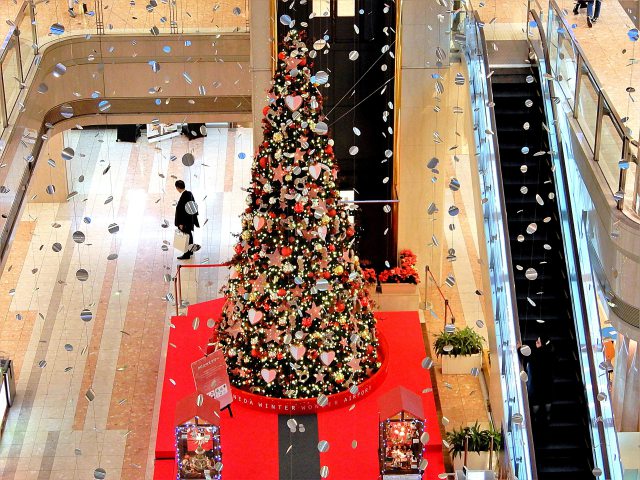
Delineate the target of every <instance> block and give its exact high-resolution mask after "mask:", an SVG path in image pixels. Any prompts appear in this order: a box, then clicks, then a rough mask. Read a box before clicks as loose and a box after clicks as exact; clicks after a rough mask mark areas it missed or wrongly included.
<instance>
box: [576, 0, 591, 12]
mask: <svg viewBox="0 0 640 480" xmlns="http://www.w3.org/2000/svg"><path fill="white" fill-rule="evenodd" d="M588 3H589V2H588V0H578V1H577V2H576V4H575V6H574V7H573V14H574V15H578V12H579V10H580V9H582V8H587V4H588Z"/></svg>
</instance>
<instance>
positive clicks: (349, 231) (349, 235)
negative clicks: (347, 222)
mask: <svg viewBox="0 0 640 480" xmlns="http://www.w3.org/2000/svg"><path fill="white" fill-rule="evenodd" d="M355 234H356V232H355V230H354V229H353V227H349V228H347V236H348V237H353V236H354V235H355Z"/></svg>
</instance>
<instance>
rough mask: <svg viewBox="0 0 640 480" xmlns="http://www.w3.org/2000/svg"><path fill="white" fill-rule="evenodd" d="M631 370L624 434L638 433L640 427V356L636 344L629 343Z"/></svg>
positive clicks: (625, 393)
mask: <svg viewBox="0 0 640 480" xmlns="http://www.w3.org/2000/svg"><path fill="white" fill-rule="evenodd" d="M629 343H630V345H629V357H630V362H629V369H628V370H627V378H626V383H625V385H624V402H623V404H622V421H621V424H622V428H621V429H620V430H621V431H623V432H636V431H638V426H639V425H640V422H639V421H638V420H639V417H640V396H639V395H640V374H639V372H638V370H640V355H638V348H637V345H638V344H637V343H636V342H629Z"/></svg>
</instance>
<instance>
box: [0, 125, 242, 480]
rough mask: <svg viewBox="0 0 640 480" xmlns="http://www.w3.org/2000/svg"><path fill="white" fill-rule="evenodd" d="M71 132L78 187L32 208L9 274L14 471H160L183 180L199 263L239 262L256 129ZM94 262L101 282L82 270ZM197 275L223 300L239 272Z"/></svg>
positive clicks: (3, 301)
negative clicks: (178, 184)
mask: <svg viewBox="0 0 640 480" xmlns="http://www.w3.org/2000/svg"><path fill="white" fill-rule="evenodd" d="M65 137H66V139H65V145H67V146H71V147H72V148H74V150H75V152H76V155H75V157H74V159H73V160H71V161H70V162H67V167H68V168H67V175H68V178H69V179H70V185H71V187H70V188H71V190H75V191H77V192H78V194H77V195H76V196H75V197H73V198H72V199H71V200H70V201H69V202H68V203H62V204H54V203H30V204H28V205H27V207H26V209H25V212H24V215H23V220H22V222H21V224H20V226H19V228H18V232H17V234H16V238H15V241H14V243H13V246H12V249H11V253H10V257H9V260H8V262H7V266H6V267H5V270H4V274H3V275H2V279H1V284H2V289H3V291H4V293H3V294H2V295H0V312H1V315H0V351H2V352H3V353H2V354H3V355H7V356H9V357H11V358H13V359H14V361H15V367H16V368H15V370H16V375H17V392H18V393H17V401H16V404H15V405H14V406H13V407H12V408H11V410H10V414H9V417H8V420H7V425H6V427H5V432H4V434H3V436H2V440H1V441H0V477H1V478H2V479H3V480H17V479H26V478H38V479H65V480H70V479H76V478H78V479H80V478H93V471H94V469H95V468H97V467H102V468H104V469H105V470H107V472H108V478H122V479H131V480H133V479H140V478H145V475H147V478H148V474H149V472H150V471H151V467H152V460H151V458H152V457H150V451H151V450H150V448H151V449H152V447H153V444H154V432H155V428H153V422H154V409H155V408H156V406H157V403H156V401H155V400H156V395H157V377H158V375H159V372H160V369H161V366H162V362H161V360H162V353H161V352H163V351H164V348H163V342H164V341H166V340H165V337H166V335H167V332H168V328H169V319H170V315H171V313H172V312H173V313H174V312H175V310H174V307H173V305H171V303H170V302H169V301H168V300H167V294H168V293H172V292H173V287H172V286H171V285H170V284H169V283H167V282H166V281H165V279H164V275H165V274H169V275H175V270H176V269H175V266H176V263H177V260H176V258H175V253H174V251H173V248H172V247H171V246H170V245H169V248H168V249H166V250H167V251H165V249H163V246H165V242H169V244H170V242H171V241H172V236H173V227H172V225H173V214H174V209H173V205H174V204H175V201H176V200H177V198H178V193H177V192H176V190H175V188H174V187H173V183H174V181H175V179H176V178H183V179H184V180H185V181H186V184H187V187H188V188H190V189H192V190H193V192H194V194H195V197H196V200H197V202H198V204H199V209H200V221H201V224H202V227H203V228H201V229H200V230H198V231H197V232H196V239H195V241H196V242H197V243H199V244H201V245H202V250H200V251H199V252H198V253H197V254H196V256H195V258H194V259H193V260H192V261H191V262H187V263H195V262H198V263H216V262H219V261H225V260H228V259H229V258H230V256H231V245H232V243H233V242H234V238H233V237H232V235H231V233H232V232H236V231H237V230H238V229H239V220H238V216H239V213H240V211H241V210H242V208H243V204H244V194H243V192H242V191H241V190H240V187H241V186H243V185H246V184H247V183H248V177H249V171H250V165H251V160H250V158H251V155H250V153H251V148H252V142H251V130H250V129H234V130H227V129H209V132H208V136H207V137H206V138H204V139H198V140H194V141H191V142H189V141H187V140H186V138H185V137H179V138H174V139H170V140H166V141H163V142H160V143H154V144H149V143H148V142H147V141H146V139H144V138H141V139H140V140H138V143H136V144H131V143H116V142H115V131H114V130H104V129H101V130H93V129H87V130H84V131H82V132H78V131H73V132H67V133H65ZM188 151H191V152H192V153H193V154H194V155H195V157H196V159H197V161H196V164H195V165H194V166H192V167H190V168H189V167H185V166H183V164H182V163H181V157H182V155H183V154H184V153H186V152H188ZM240 153H247V154H248V155H247V157H246V158H245V159H240V158H239V156H238V155H239V154H240ZM63 166H64V164H63ZM108 166H110V168H109V169H108V171H107V167H108ZM57 168H60V167H57ZM81 177H84V178H83V179H82V182H80V178H81ZM39 198H44V195H41V196H40V197H39ZM165 220H167V221H168V223H169V227H168V228H163V223H164V222H165ZM114 223H115V224H117V225H118V227H119V231H118V232H117V233H114V234H112V233H110V232H109V227H111V228H112V230H113V224H114ZM74 232H82V233H83V234H84V236H85V240H84V242H82V243H76V241H75V240H74V235H73V234H74ZM78 236H79V235H76V239H77V237H78ZM54 247H55V249H56V250H59V251H54ZM113 254H117V258H116V259H113V260H109V259H108V258H113V257H109V255H113ZM83 271H86V275H88V278H86V280H79V278H80V279H82V278H84V277H83ZM184 277H185V278H184V297H185V300H187V301H191V302H195V301H198V300H203V299H209V298H215V297H216V296H217V291H218V289H219V287H220V284H221V280H222V279H223V278H224V277H225V273H223V272H219V269H213V268H212V269H208V268H207V269H200V270H197V271H191V272H189V273H188V274H186V275H185V276H184ZM83 309H86V310H88V311H90V312H91V315H92V318H91V320H90V321H88V322H87V321H83V320H82V319H81V312H82V311H83ZM89 398H92V400H91V401H89Z"/></svg>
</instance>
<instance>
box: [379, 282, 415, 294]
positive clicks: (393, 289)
mask: <svg viewBox="0 0 640 480" xmlns="http://www.w3.org/2000/svg"><path fill="white" fill-rule="evenodd" d="M380 285H381V286H382V294H383V295H417V294H418V285H416V284H415V283H381V284H380Z"/></svg>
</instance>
